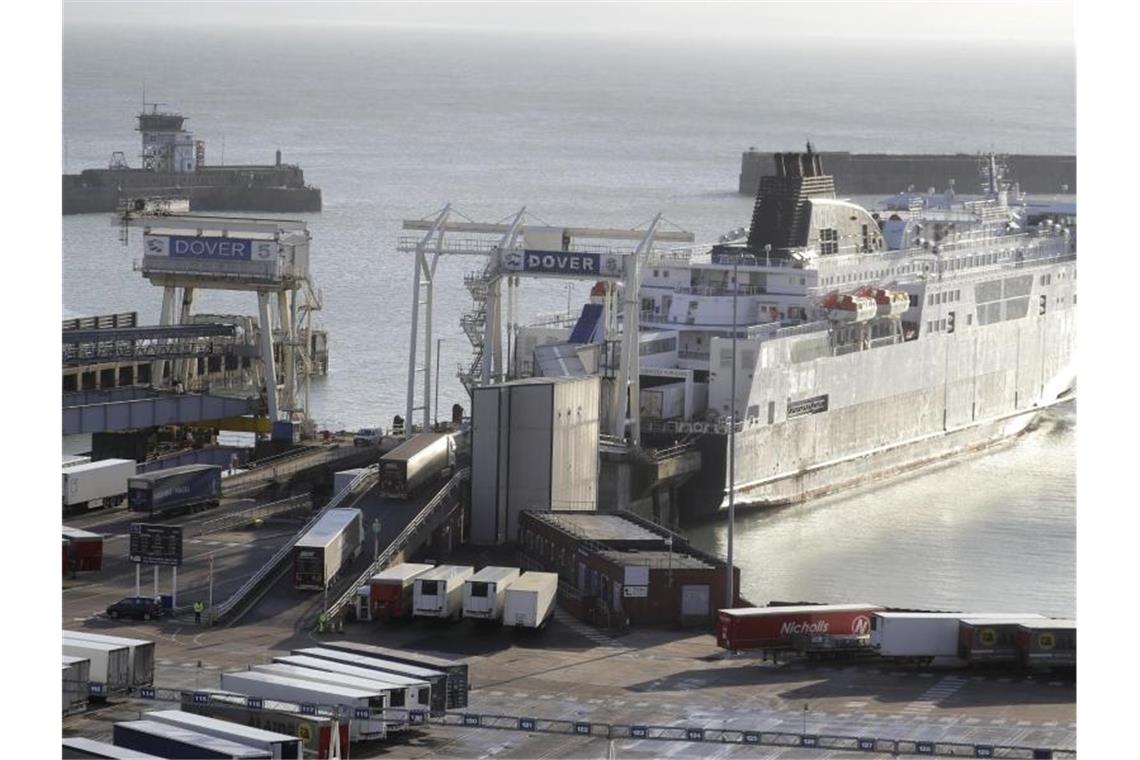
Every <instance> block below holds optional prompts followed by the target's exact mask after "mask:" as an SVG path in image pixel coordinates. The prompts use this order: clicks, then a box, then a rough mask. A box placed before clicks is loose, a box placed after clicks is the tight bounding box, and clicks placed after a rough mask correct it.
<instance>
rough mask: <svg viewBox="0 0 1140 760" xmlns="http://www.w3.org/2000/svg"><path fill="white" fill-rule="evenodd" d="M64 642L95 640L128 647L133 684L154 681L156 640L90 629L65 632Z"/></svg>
mask: <svg viewBox="0 0 1140 760" xmlns="http://www.w3.org/2000/svg"><path fill="white" fill-rule="evenodd" d="M63 640H64V642H69V641H70V642H75V643H79V644H82V643H84V642H95V643H98V644H106V645H108V646H116V647H126V648H127V652H128V655H129V657H128V661H129V663H130V664H129V678H130V684H131V685H132V686H149V685H151V684H153V683H154V642H153V641H147V640H146V639H129V638H125V637H123V636H106V635H104V634H100V633H90V632H88V631H69V630H65V631H64V632H63Z"/></svg>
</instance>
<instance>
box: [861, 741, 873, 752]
mask: <svg viewBox="0 0 1140 760" xmlns="http://www.w3.org/2000/svg"><path fill="white" fill-rule="evenodd" d="M859 749H861V750H863V751H864V752H874V751H875V740H874V739H860V740H859Z"/></svg>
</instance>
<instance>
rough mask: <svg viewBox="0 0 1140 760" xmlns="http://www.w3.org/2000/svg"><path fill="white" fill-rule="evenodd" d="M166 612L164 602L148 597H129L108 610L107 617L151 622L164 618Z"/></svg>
mask: <svg viewBox="0 0 1140 760" xmlns="http://www.w3.org/2000/svg"><path fill="white" fill-rule="evenodd" d="M165 612H166V610H164V609H163V608H162V602H160V601H159V600H157V599H152V598H150V597H147V596H128V597H127V598H126V599H120V600H119V601H117V602H115V603H114V604H112V605H111V606H110V607H108V608H107V616H108V617H112V618H120V617H129V618H141V619H143V620H150V619H151V618H157V617H162V616H163V614H165Z"/></svg>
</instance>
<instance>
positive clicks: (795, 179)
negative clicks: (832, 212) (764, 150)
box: [748, 142, 835, 251]
mask: <svg viewBox="0 0 1140 760" xmlns="http://www.w3.org/2000/svg"><path fill="white" fill-rule="evenodd" d="M773 160H774V163H775V168H776V173H775V174H774V175H768V176H765V177H761V178H760V188H759V189H758V190H757V191H756V206H755V208H754V209H753V211H752V227H751V229H750V230H749V232H748V247H749V248H750V249H752V250H753V251H760V250H763V249H764V246H766V245H767V246H771V247H772V248H774V249H780V248H794V247H797V246H802V245H805V244H806V242H807V234H808V221H809V219H810V216H811V208H810V204H809V203H808V202H807V201H808V199H809V198H834V197H835V179H834V178H833V177H831V176H830V175H828V174H824V173H823V157H822V156H820V155H819V154H818V153H816V152H815V150H814V148H812V144H811V143H810V142H809V143H808V144H807V151H806V152H804V153H776V154H774V155H773Z"/></svg>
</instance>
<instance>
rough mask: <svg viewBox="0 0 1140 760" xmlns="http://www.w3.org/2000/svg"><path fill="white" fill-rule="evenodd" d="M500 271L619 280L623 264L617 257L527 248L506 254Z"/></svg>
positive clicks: (620, 258) (619, 257)
mask: <svg viewBox="0 0 1140 760" xmlns="http://www.w3.org/2000/svg"><path fill="white" fill-rule="evenodd" d="M503 268H504V269H506V270H508V271H511V272H526V273H527V274H535V275H543V274H549V275H559V276H563V277H581V278H583V279H596V278H599V277H608V278H619V277H621V276H622V274H623V273H624V271H625V264H624V261H623V257H622V256H620V255H613V254H601V253H584V252H582V251H544V250H538V249H529V250H525V251H509V252H507V253H506V254H505V255H504V256H503Z"/></svg>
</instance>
